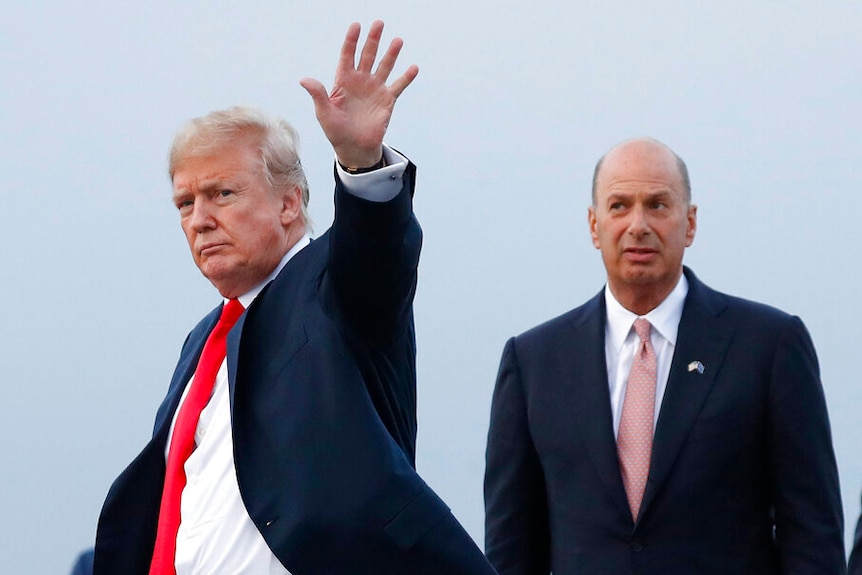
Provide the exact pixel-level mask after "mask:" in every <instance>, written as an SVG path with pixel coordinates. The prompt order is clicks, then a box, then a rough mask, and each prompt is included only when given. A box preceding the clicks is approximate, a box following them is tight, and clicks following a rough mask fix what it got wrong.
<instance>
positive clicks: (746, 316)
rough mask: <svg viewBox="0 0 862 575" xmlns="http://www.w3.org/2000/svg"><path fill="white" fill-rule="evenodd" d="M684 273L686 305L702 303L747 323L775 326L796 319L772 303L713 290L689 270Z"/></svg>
mask: <svg viewBox="0 0 862 575" xmlns="http://www.w3.org/2000/svg"><path fill="white" fill-rule="evenodd" d="M686 275H687V278H688V280H689V294H688V300H689V301H687V302H686V303H687V305H689V304H694V305H704V306H706V307H707V308H708V309H711V311H713V312H714V313H715V314H716V315H718V316H719V317H722V316H723V317H725V318H727V319H731V320H738V321H740V322H743V323H745V324H747V325H767V326H775V325H781V324H786V323H787V322H789V321H793V320H794V319H796V320H798V318H796V317H795V316H794V315H792V314H790V313H788V312H786V311H784V310H782V309H779V308H778V307H776V306H774V305H770V304H767V303H763V302H760V301H756V300H753V299H749V298H745V297H740V296H737V295H731V294H728V293H725V292H721V291H718V290H715V289H713V288H711V287H709V286H707V285H706V284H704V283H702V282H701V281H700V280H698V279H697V278H696V277H695V276H694V274H692V273H691V272H690V270H689V271H688V272H687V274H686Z"/></svg>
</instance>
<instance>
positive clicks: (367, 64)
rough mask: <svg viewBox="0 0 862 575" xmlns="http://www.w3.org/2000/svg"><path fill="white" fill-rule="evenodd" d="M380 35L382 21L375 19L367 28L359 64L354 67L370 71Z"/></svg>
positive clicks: (381, 33) (381, 32)
mask: <svg viewBox="0 0 862 575" xmlns="http://www.w3.org/2000/svg"><path fill="white" fill-rule="evenodd" d="M382 35H383V22H382V21H380V20H375V21H374V22H372V23H371V28H370V29H369V30H368V38H366V39H365V46H363V47H362V56H361V57H360V58H359V65H358V66H357V67H356V69H357V70H359V71H361V72H369V73H370V72H371V67H372V66H373V65H374V60H375V59H376V58H377V47H378V46H379V45H380V36H382Z"/></svg>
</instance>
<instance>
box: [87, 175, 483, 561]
mask: <svg viewBox="0 0 862 575" xmlns="http://www.w3.org/2000/svg"><path fill="white" fill-rule="evenodd" d="M414 178H415V168H414V166H413V165H412V164H411V165H410V166H409V167H408V169H407V171H406V173H405V176H404V185H403V188H402V190H401V193H400V194H399V195H398V196H397V197H396V198H394V199H393V200H391V201H389V202H385V203H373V202H368V201H365V200H362V199H360V198H357V197H355V196H352V195H350V194H348V193H346V192H344V191H343V190H341V189H340V188H339V187H338V186H337V188H336V196H335V202H336V217H335V222H334V223H333V226H332V228H331V229H330V230H329V231H328V232H327V233H326V234H324V235H323V236H321V237H320V238H319V239H317V240H315V241H313V242H312V243H311V244H310V245H309V246H308V247H306V248H305V249H303V250H302V251H301V252H299V253H298V254H297V255H296V256H294V257H293V258H292V259H291V260H290V261H289V262H288V263H287V265H286V266H285V268H284V269H283V270H282V272H281V273H280V274H279V275H278V276H277V277H276V278H275V279H274V280H273V281H272V282H271V283H270V284H269V285H268V286H267V287H266V288H265V289H264V291H263V292H261V294H260V295H259V296H258V297H257V298H256V299H255V301H254V302H253V303H252V304H251V305H250V306H249V308H248V310H247V311H246V312H245V313H244V314H243V316H242V317H241V318H240V320H239V321H238V323H237V325H236V326H235V327H234V328H233V330H232V331H231V332H230V334H229V336H228V349H227V362H228V378H229V383H230V400H231V401H230V403H231V411H232V413H231V415H232V431H233V439H234V446H235V463H236V470H237V479H238V483H239V488H240V492H241V494H242V497H243V502H244V504H245V506H246V509H247V510H248V512H249V515H250V516H251V518H252V520H253V521H254V523H255V525H256V527H257V528H258V530H259V531H260V532H261V534H262V535H263V537H264V539H265V540H266V542H267V544H268V545H269V547H270V549H272V551H273V553H274V554H275V555H276V556H277V557H278V558H279V560H280V561H281V562H282V563H283V564H284V565H285V566H286V567H287V569H288V570H289V571H290V572H291V573H292V574H293V575H305V574H315V575H317V574H342V573H352V574H365V573H367V574H371V573H374V574H396V573H397V574H405V573H411V574H413V573H418V574H424V573H427V574H429V575H430V574H432V573H433V574H439V573H453V574H461V573H463V574H465V575H466V574H490V573H493V569H491V567H490V565H489V564H488V563H487V561H486V560H485V558H484V556H483V555H482V553H481V551H479V549H478V548H477V547H476V545H475V544H474V543H473V541H472V540H471V539H470V537H469V535H467V533H466V532H465V531H464V530H463V529H462V528H461V526H460V525H459V524H458V523H457V521H456V520H455V519H454V517H453V516H452V514H451V513H450V512H449V510H448V508H447V507H446V506H445V505H444V504H443V502H442V501H441V500H440V499H439V498H438V497H437V496H436V495H435V494H434V492H433V491H432V490H431V489H430V488H429V487H428V486H427V485H426V484H425V483H424V482H423V481H422V480H421V479H420V478H419V476H418V475H417V474H416V472H415V471H414V446H415V437H416V391H415V385H416V374H415V340H414V332H413V318H412V300H413V294H414V291H415V287H416V269H417V264H418V260H419V251H420V245H421V231H420V229H419V225H418V223H417V222H416V220H415V218H414V216H413V212H412V191H413V183H414ZM219 313H220V308H217V309H215V310H213V312H212V313H210V314H209V315H208V316H207V317H206V318H204V320H203V321H201V323H200V324H199V325H198V326H197V327H196V328H195V329H194V330H193V331H192V332H191V334H190V335H189V337H188V339H187V341H186V343H185V345H184V346H183V351H182V353H181V356H180V360H179V363H178V365H177V368H176V371H175V373H174V377H173V380H172V382H171V385H170V389H169V390H168V394H167V397H166V398H165V400H164V402H163V403H162V406H161V407H160V408H159V411H158V414H157V416H156V424H155V430H154V434H153V439H152V441H150V443H149V444H148V445H147V446H146V447H145V448H144V450H143V452H142V453H141V454H140V455H139V456H138V458H137V459H136V460H135V461H133V462H132V464H131V465H130V466H129V467H128V468H127V469H126V470H125V471H124V472H123V474H122V475H121V476H120V477H119V478H118V479H117V481H116V482H115V483H114V485H113V486H112V488H111V490H110V492H109V494H108V497H107V500H106V502H105V505H104V508H103V510H102V514H101V517H100V521H99V528H98V533H97V542H96V558H95V573H96V575H107V574H111V575H117V574H123V575H133V574H139V573H140V574H145V573H146V572H147V569H148V567H149V561H150V557H151V554H152V549H153V543H154V541H155V532H156V524H157V520H158V510H159V500H160V497H161V492H162V483H163V481H164V472H165V462H164V447H165V442H166V439H167V434H168V430H169V427H170V422H171V420H172V418H173V414H174V412H175V411H176V409H177V405H178V403H179V400H180V396H181V394H182V390H183V388H184V387H185V385H186V383H187V382H188V381H189V379H190V377H191V376H192V373H193V371H194V369H195V366H196V364H197V360H198V357H199V356H200V352H201V349H202V347H203V344H204V342H205V340H206V337H207V335H208V334H209V332H210V330H211V329H212V328H213V326H214V325H215V323H216V320H217V318H218V315H219Z"/></svg>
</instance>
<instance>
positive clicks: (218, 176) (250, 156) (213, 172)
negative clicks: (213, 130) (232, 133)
mask: <svg viewBox="0 0 862 575" xmlns="http://www.w3.org/2000/svg"><path fill="white" fill-rule="evenodd" d="M261 168H262V166H261V159H260V150H259V147H258V145H257V142H255V141H254V140H252V139H250V138H244V137H240V138H234V139H231V140H228V141H226V142H223V143H220V144H218V145H215V146H211V147H210V146H208V147H206V148H205V149H203V150H202V151H199V152H196V153H192V154H190V155H188V156H186V157H185V158H184V159H183V160H182V161H181V162H180V163H178V165H177V167H176V169H175V170H174V177H173V187H174V190H177V191H180V190H187V189H190V188H192V187H202V186H205V185H207V184H209V183H216V182H220V181H225V180H238V179H256V178H262V177H263V173H262V170H261Z"/></svg>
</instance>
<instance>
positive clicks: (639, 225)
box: [628, 205, 652, 237]
mask: <svg viewBox="0 0 862 575" xmlns="http://www.w3.org/2000/svg"><path fill="white" fill-rule="evenodd" d="M630 217H631V219H630V220H629V227H628V232H629V233H630V234H632V235H634V236H637V237H641V236H645V235H647V234H649V233H650V231H652V228H651V227H650V224H649V219H648V218H647V213H646V210H645V209H644V207H643V206H641V205H637V206H635V207H634V208H632V210H631V212H630Z"/></svg>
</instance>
